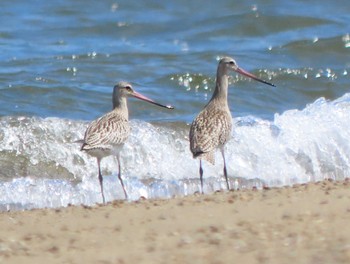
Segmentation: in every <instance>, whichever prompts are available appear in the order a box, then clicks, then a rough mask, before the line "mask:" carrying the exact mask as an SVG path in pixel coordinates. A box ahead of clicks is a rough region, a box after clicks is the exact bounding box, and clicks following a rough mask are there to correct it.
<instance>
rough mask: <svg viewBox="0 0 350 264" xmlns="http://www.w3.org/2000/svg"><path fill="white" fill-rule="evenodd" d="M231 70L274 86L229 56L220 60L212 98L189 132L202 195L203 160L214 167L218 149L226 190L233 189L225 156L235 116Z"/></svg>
mask: <svg viewBox="0 0 350 264" xmlns="http://www.w3.org/2000/svg"><path fill="white" fill-rule="evenodd" d="M229 71H235V72H237V73H240V74H243V75H245V76H247V77H249V78H252V79H253V80H256V81H259V82H262V83H265V84H268V85H271V86H275V85H273V84H272V83H269V82H266V81H264V80H261V79H259V78H258V77H256V76H255V75H253V74H251V73H249V72H247V71H245V70H243V69H242V68H240V67H238V65H237V63H236V61H235V60H234V59H232V58H230V57H224V58H222V59H221V60H220V61H219V65H218V69H217V73H216V86H215V90H214V93H213V96H212V98H211V99H210V101H209V102H208V104H207V105H206V106H205V107H204V109H203V110H202V111H201V112H200V113H199V114H198V116H197V117H196V118H195V119H194V120H193V122H192V125H191V129H190V148H191V152H192V154H193V157H194V158H199V177H200V182H201V193H203V168H202V159H204V160H206V161H208V162H210V163H212V164H215V156H214V155H215V150H216V149H217V148H219V149H220V151H221V154H222V158H223V160H224V176H225V180H226V185H227V189H228V190H229V189H230V185H229V182H228V179H227V169H226V161H225V154H224V147H225V144H226V142H227V141H228V140H229V139H230V136H231V131H232V116H231V112H230V109H229V107H228V102H227V93H228V73H229Z"/></svg>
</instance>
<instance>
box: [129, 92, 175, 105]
mask: <svg viewBox="0 0 350 264" xmlns="http://www.w3.org/2000/svg"><path fill="white" fill-rule="evenodd" d="M132 96H134V97H135V98H138V99H140V100H143V101H145V102H148V103H151V104H154V105H157V106H160V107H164V108H167V109H174V107H173V106H171V105H162V104H160V103H157V102H155V101H153V100H152V99H150V98H148V97H146V96H144V95H142V94H140V93H138V92H136V91H134V92H133V93H132Z"/></svg>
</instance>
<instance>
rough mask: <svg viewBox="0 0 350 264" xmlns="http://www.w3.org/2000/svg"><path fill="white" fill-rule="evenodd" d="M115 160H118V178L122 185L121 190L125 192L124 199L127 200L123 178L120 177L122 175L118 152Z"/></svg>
mask: <svg viewBox="0 0 350 264" xmlns="http://www.w3.org/2000/svg"><path fill="white" fill-rule="evenodd" d="M117 161H118V178H119V181H120V184H121V185H122V187H123V191H124V194H125V200H127V199H128V194H127V193H126V190H125V186H124V183H123V179H122V175H121V170H120V157H119V153H118V154H117Z"/></svg>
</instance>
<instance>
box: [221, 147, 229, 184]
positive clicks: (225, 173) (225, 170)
mask: <svg viewBox="0 0 350 264" xmlns="http://www.w3.org/2000/svg"><path fill="white" fill-rule="evenodd" d="M221 154H222V158H223V160H224V175H225V180H226V185H227V190H230V185H229V183H228V178H227V169H226V160H225V154H224V150H223V149H222V150H221Z"/></svg>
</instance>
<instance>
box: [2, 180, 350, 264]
mask: <svg viewBox="0 0 350 264" xmlns="http://www.w3.org/2000/svg"><path fill="white" fill-rule="evenodd" d="M349 223H350V181H347V180H346V181H340V182H335V181H323V182H317V183H311V184H305V185H297V186H293V187H284V188H272V189H264V190H240V191H232V192H217V193H214V194H208V195H192V196H188V197H184V198H174V199H170V200H139V201H136V202H123V201H116V202H113V203H109V204H107V205H96V206H92V207H87V206H69V207H67V208H57V209H37V210H31V211H18V212H2V213H1V214H0V227H1V237H0V262H1V263H218V264H219V263H350V225H349Z"/></svg>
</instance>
